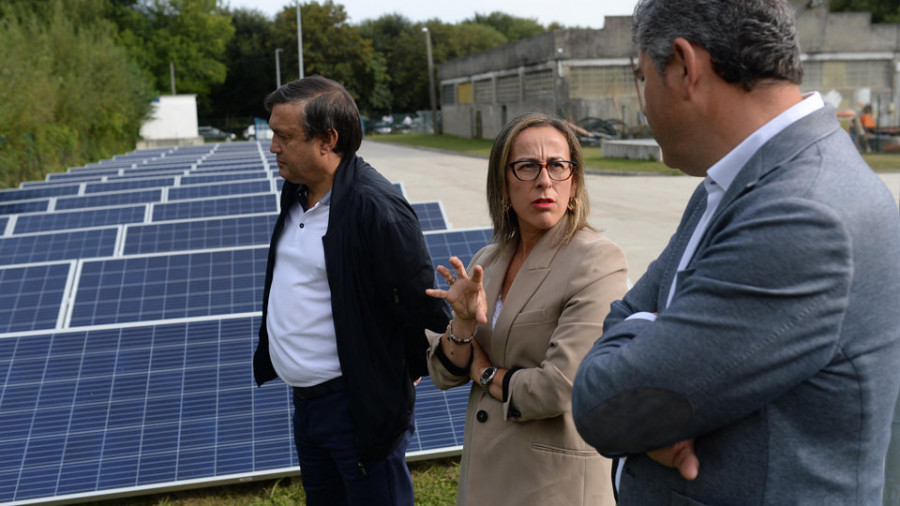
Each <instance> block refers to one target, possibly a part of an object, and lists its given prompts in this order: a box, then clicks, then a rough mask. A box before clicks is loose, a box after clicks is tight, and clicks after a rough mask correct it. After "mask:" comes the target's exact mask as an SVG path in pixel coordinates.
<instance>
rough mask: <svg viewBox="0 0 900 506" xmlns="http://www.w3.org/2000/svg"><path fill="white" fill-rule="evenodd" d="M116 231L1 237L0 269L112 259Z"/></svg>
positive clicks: (115, 229)
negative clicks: (108, 257) (109, 257)
mask: <svg viewBox="0 0 900 506" xmlns="http://www.w3.org/2000/svg"><path fill="white" fill-rule="evenodd" d="M118 237H119V227H106V228H94V229H86V230H73V231H69V230H66V231H62V232H45V233H38V234H27V235H14V236H9V237H0V265H13V264H29V263H35V262H48V261H54V260H77V259H79V258H95V257H105V256H112V255H113V253H115V249H116V241H117V240H118Z"/></svg>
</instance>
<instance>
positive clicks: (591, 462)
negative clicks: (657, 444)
mask: <svg viewBox="0 0 900 506" xmlns="http://www.w3.org/2000/svg"><path fill="white" fill-rule="evenodd" d="M561 225H563V223H562V222H560V224H559V225H557V226H556V227H554V228H553V229H551V230H550V231H548V232H547V233H546V234H545V235H544V237H543V238H542V239H541V240H540V241H539V242H538V244H537V245H536V246H535V248H534V250H533V251H532V252H531V254H530V255H529V256H528V258H527V259H526V260H525V263H524V265H523V266H522V268H521V269H520V270H519V273H518V274H517V275H516V279H515V281H514V282H513V284H512V287H511V288H510V291H509V293H508V295H507V297H506V301H505V302H504V304H503V308H502V310H501V311H500V315H499V317H498V319H497V323H496V326H495V327H494V329H493V331H492V330H491V323H490V322H492V321H493V318H494V308H495V304H496V302H497V298H498V297H499V295H500V290H501V288H502V286H503V278H504V276H505V274H506V270H507V268H508V266H509V263H510V260H511V259H512V256H513V253H514V252H515V245H512V246H510V247H507V248H505V249H504V250H503V251H499V252H497V251H496V249H497V247H498V246H497V245H489V246H487V247H486V248H484V249H482V250H481V251H479V252H478V253H477V254H476V255H475V257H474V258H473V259H472V262H471V263H470V265H469V273H470V274H471V270H472V268H473V267H474V266H475V265H482V267H483V268H484V273H485V278H484V289H485V293H486V295H487V305H488V312H487V319H488V323H487V324H485V325H480V326H479V328H478V331H477V334H476V339H477V340H478V342H479V343H480V344H481V346H482V347H483V348H484V349H485V351H486V352H487V354H488V355H489V356H490V357H491V361H492V362H493V364H494V365H495V366H497V367H501V368H514V367H519V368H521V369H520V370H518V371H517V372H515V373H514V374H513V376H512V378H511V380H510V382H509V398H508V400H507V402H505V403H503V402H500V401H498V400H496V399H494V398H493V397H491V396H490V395H488V394H487V393H485V392H482V389H481V387H480V386H479V385H476V384H472V385H471V394H470V395H469V403H468V407H467V412H466V425H465V435H464V441H463V455H462V466H461V470H460V480H459V490H458V495H457V504H459V505H485V504H489V505H492V506H497V505H503V504H510V505H518V506H521V505H528V504H563V505H579V504H585V505H587V504H590V505H592V506H604V505H610V506H612V505H614V504H615V502H614V500H613V493H612V488H611V484H610V463H609V461H608V460H607V459H605V458H603V457H601V456H600V455H599V454H598V453H597V451H596V450H594V449H593V448H592V447H591V446H589V445H588V444H587V443H585V442H584V441H583V440H582V439H581V437H580V436H579V435H578V432H577V431H576V430H575V425H574V423H573V421H572V398H571V394H572V381H573V379H574V378H575V372H576V370H577V369H578V365H579V364H580V363H581V360H582V358H583V357H584V356H585V354H586V353H587V351H588V350H589V349H590V347H591V346H592V345H593V343H594V341H596V340H597V338H599V337H600V335H601V334H602V333H603V319H604V318H605V317H606V314H607V312H609V308H610V304H611V303H612V301H614V300H617V299H620V298H622V296H623V295H624V294H625V291H626V283H627V281H626V263H625V255H624V253H623V252H622V250H621V248H619V247H618V246H617V245H616V244H615V243H613V242H612V241H610V240H608V239H606V238H605V237H603V236H601V235H600V234H599V233H597V232H594V231H592V230H587V229H585V230H581V231H579V232H578V233H577V234H576V235H575V237H574V238H573V239H572V241H571V242H570V243H569V244H567V245H565V246H559V245H557V244H555V243H556V242H557V240H558V237H559V234H561V233H562V231H563V230H562V226H561ZM495 252H496V253H497V254H493V253H495ZM426 333H427V334H428V337H429V339H430V340H431V343H432V345H431V347H430V349H429V351H428V369H429V372H430V374H431V379H432V381H434V384H435V385H437V386H438V388H442V389H447V388H451V387H456V386H460V385H464V384H466V383H468V382H469V378H468V377H459V376H453V375H452V374H450V373H449V372H448V371H447V369H446V368H445V367H444V366H443V365H442V364H441V362H440V360H439V359H438V358H437V356H436V354H435V353H436V352H435V350H436V349H437V347H438V346H439V344H440V337H441V336H440V335H438V334H435V333H432V332H427V331H426Z"/></svg>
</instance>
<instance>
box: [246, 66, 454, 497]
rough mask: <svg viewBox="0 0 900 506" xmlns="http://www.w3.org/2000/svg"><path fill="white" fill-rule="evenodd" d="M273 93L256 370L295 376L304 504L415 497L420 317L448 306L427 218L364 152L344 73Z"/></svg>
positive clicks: (434, 324)
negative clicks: (277, 199) (271, 219)
mask: <svg viewBox="0 0 900 506" xmlns="http://www.w3.org/2000/svg"><path fill="white" fill-rule="evenodd" d="M265 106H266V109H267V110H268V111H270V113H271V117H270V118H269V126H270V127H271V128H272V131H273V132H274V137H273V139H272V146H271V148H270V150H271V151H272V152H273V153H275V154H276V155H277V157H276V159H277V161H278V169H279V173H280V175H281V176H282V177H283V178H284V179H285V183H284V188H283V190H282V193H281V214H280V215H279V217H278V221H277V222H276V224H275V230H274V232H273V234H272V243H271V246H270V248H269V261H268V267H267V269H266V285H265V293H264V296H263V306H262V311H263V318H262V325H261V326H260V329H259V346H258V348H257V350H256V354H255V355H254V357H253V368H254V374H255V377H256V381H257V383H258V384H259V385H262V384H263V383H264V382H266V381H268V380H271V379H274V378H275V377H276V376H278V377H280V378H281V379H282V380H283V381H285V382H286V383H287V384H289V385H291V387H292V388H293V400H294V409H295V412H294V441H295V443H296V445H297V454H298V456H299V459H300V469H301V472H302V474H303V487H304V489H305V490H306V494H307V502H308V504H310V505H316V504H327V505H334V504H367V505H370V504H372V505H374V504H385V505H395V504H409V505H412V504H413V493H412V481H411V479H410V476H409V470H408V469H407V467H406V459H405V454H406V448H407V446H408V444H409V437H410V434H411V432H412V412H413V403H414V400H415V390H414V384H413V382H414V381H415V380H416V378H418V377H420V376H423V375H425V374H427V369H426V365H425V348H426V346H427V342H426V340H425V336H424V329H425V328H429V329H432V330H435V331H441V330H443V328H444V327H446V325H447V321H448V318H449V314H448V311H447V308H446V306H445V305H444V303H443V302H442V301H439V300H436V299H432V298H430V297H427V296H426V295H425V289H426V288H431V287H432V285H433V284H434V271H433V267H432V263H431V259H430V257H429V255H428V251H427V249H426V247H425V241H424V238H423V236H422V230H421V228H420V226H419V222H418V220H417V219H416V216H415V214H414V212H413V210H412V208H411V207H410V205H409V204H408V203H407V202H406V200H405V199H404V198H403V196H402V195H401V194H400V193H399V191H397V189H396V188H395V187H394V186H393V185H392V184H391V183H390V182H389V181H387V180H386V179H385V178H384V177H382V176H381V175H380V174H379V173H378V172H376V171H375V170H374V169H373V168H372V167H371V166H370V165H368V164H367V163H366V162H365V161H363V160H362V159H361V158H359V157H358V156H356V154H355V153H356V150H357V149H358V148H359V145H360V143H361V140H362V129H361V123H360V118H359V112H358V110H357V108H356V104H355V103H354V101H353V98H352V97H351V96H350V94H349V93H347V91H346V90H345V89H344V87H343V86H341V85H340V84H338V83H336V82H334V81H331V80H329V79H326V78H323V77H320V76H312V77H308V78H305V79H301V80H298V81H293V82H290V83H288V84H286V85H284V86H282V87H281V88H279V89H277V90H276V91H274V92H272V93H271V94H270V95H269V96H268V97H266V100H265Z"/></svg>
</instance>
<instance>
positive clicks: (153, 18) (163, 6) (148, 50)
mask: <svg viewBox="0 0 900 506" xmlns="http://www.w3.org/2000/svg"><path fill="white" fill-rule="evenodd" d="M112 5H113V7H111V8H110V13H111V16H112V17H113V18H114V19H115V21H116V22H117V23H119V41H120V43H121V44H123V45H124V46H125V47H127V49H128V51H129V53H130V54H131V55H132V57H133V58H134V60H135V61H136V62H137V63H138V65H139V66H140V67H141V68H143V69H144V70H146V71H147V72H148V74H149V75H150V76H151V82H152V83H153V87H154V89H155V90H156V91H157V92H158V93H168V92H169V91H170V90H171V85H170V83H171V80H170V67H169V64H170V63H174V65H175V88H176V92H177V93H196V94H198V95H199V96H200V99H201V101H202V100H204V99H205V97H206V96H207V95H208V94H209V91H210V89H211V88H212V87H213V86H215V85H218V84H221V83H223V82H224V81H225V77H226V74H227V68H226V66H225V64H223V63H222V59H223V57H224V54H225V48H226V45H227V44H228V41H229V40H230V39H231V37H232V35H233V34H234V27H233V26H232V24H231V18H230V17H229V16H228V14H227V13H226V11H225V10H224V9H223V8H221V7H220V6H219V1H218V0H137V1H134V0H112Z"/></svg>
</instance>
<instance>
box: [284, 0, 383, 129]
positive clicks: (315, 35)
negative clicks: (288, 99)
mask: <svg viewBox="0 0 900 506" xmlns="http://www.w3.org/2000/svg"><path fill="white" fill-rule="evenodd" d="M300 14H301V16H302V19H301V22H302V28H303V34H302V35H303V67H304V75H313V74H319V75H322V76H325V77H328V78H330V79H334V80H335V81H338V82H340V83H341V84H343V85H344V86H345V87H346V88H347V91H349V92H350V94H351V95H353V97H354V98H355V99H356V102H357V105H358V106H359V108H360V109H361V110H362V111H374V110H381V109H384V108H387V107H390V103H391V93H390V88H389V87H388V76H387V64H386V62H385V60H384V56H382V55H381V54H379V53H377V52H376V51H375V49H374V47H373V46H372V41H371V40H368V39H364V38H363V37H362V35H361V33H360V29H359V28H358V27H356V26H353V25H351V24H348V23H347V13H346V12H345V11H344V7H343V6H342V5H339V4H335V3H334V2H333V1H332V0H326V1H325V2H324V3H322V4H319V3H317V2H308V3H305V4H303V5H301V6H300ZM275 41H276V43H277V44H278V46H277V47H282V48H284V49H285V51H284V53H283V54H282V56H284V60H286V61H285V65H283V66H282V74H281V75H282V81H288V80H290V79H285V78H284V76H298V75H299V68H298V65H297V63H298V62H297V50H296V47H297V11H296V10H295V8H294V7H290V6H289V7H285V8H284V10H282V11H281V12H280V13H278V15H277V16H276V18H275ZM291 48H293V50H292V49H291Z"/></svg>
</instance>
